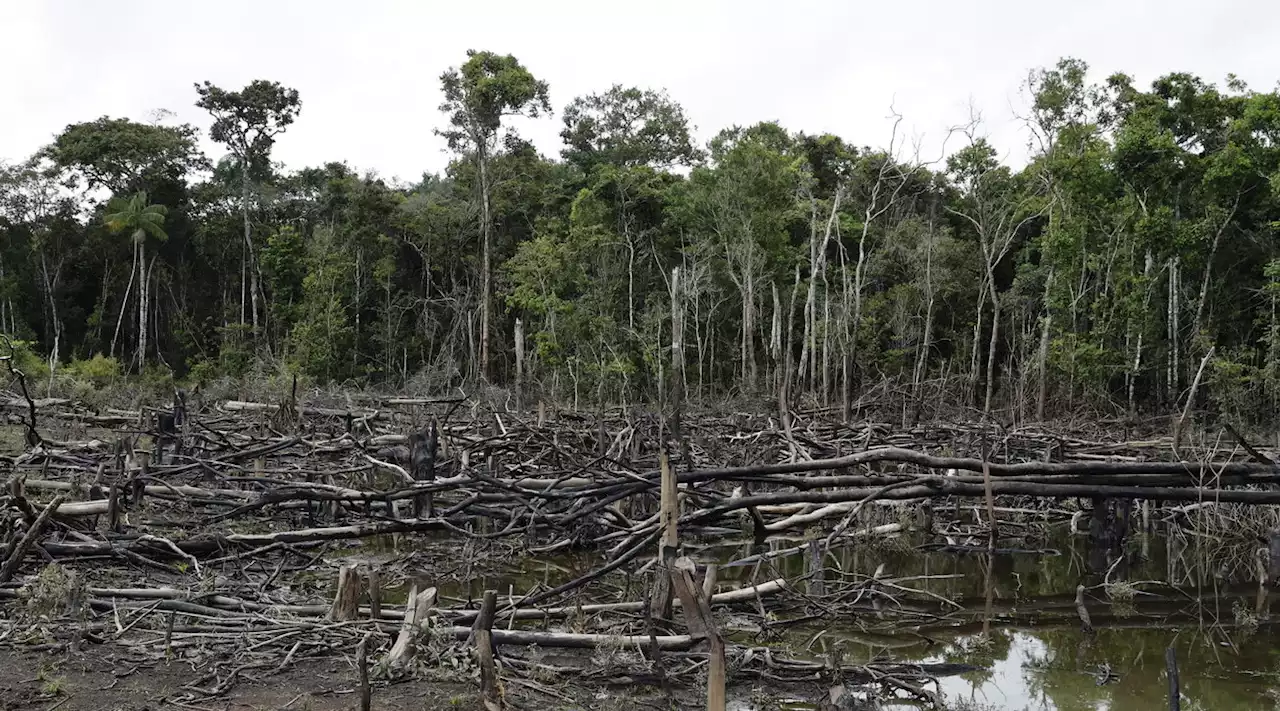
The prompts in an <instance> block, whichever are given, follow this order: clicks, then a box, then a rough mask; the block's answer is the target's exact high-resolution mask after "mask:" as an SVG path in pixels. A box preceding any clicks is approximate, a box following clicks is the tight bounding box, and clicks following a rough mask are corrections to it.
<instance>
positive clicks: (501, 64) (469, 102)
mask: <svg viewBox="0 0 1280 711" xmlns="http://www.w3.org/2000/svg"><path fill="white" fill-rule="evenodd" d="M440 83H441V85H442V87H443V89H444V103H443V104H441V105H440V110H441V111H442V112H444V113H445V114H446V115H448V117H449V123H450V125H451V126H452V128H450V129H447V130H443V131H439V133H440V134H441V135H442V136H444V137H445V139H446V140H447V141H448V142H449V147H450V148H452V149H454V150H457V151H465V150H468V148H470V149H475V148H478V147H487V145H488V143H489V141H491V140H492V139H493V137H494V136H496V135H497V133H498V129H499V128H500V127H501V125H502V119H503V118H504V117H506V116H513V115H525V116H529V117H535V118H536V117H537V116H538V115H539V114H541V113H549V112H550V111H551V100H550V98H549V89H548V87H547V83H546V82H545V81H539V80H538V79H535V78H534V76H533V74H531V73H530V72H529V70H528V69H525V68H524V65H522V64H520V62H519V61H517V60H516V58H515V57H513V56H511V55H509V54H507V55H501V54H496V53H494V52H478V51H476V50H474V49H469V50H467V61H466V62H465V63H463V65H462V66H461V67H459V68H454V69H450V70H449V71H447V72H445V73H444V74H443V75H441V77H440Z"/></svg>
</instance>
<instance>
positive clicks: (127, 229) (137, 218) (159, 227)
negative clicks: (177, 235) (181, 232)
mask: <svg viewBox="0 0 1280 711" xmlns="http://www.w3.org/2000/svg"><path fill="white" fill-rule="evenodd" d="M168 211H169V210H168V208H166V207H165V206H164V205H153V204H151V203H150V202H148V200H147V193H146V191H140V192H137V193H134V194H133V195H132V196H130V197H128V198H123V197H117V198H113V199H112V200H111V202H110V203H108V205H107V214H106V215H104V216H103V218H102V221H103V224H105V225H106V226H107V229H108V230H110V231H111V232H112V233H113V234H127V235H129V239H131V240H133V241H134V242H142V241H143V240H145V239H146V238H147V236H151V237H154V238H156V239H158V240H164V239H167V238H168V235H167V234H166V233H165V231H164V218H165V215H166V214H167V213H168Z"/></svg>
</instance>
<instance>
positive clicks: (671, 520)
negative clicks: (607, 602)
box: [650, 451, 680, 620]
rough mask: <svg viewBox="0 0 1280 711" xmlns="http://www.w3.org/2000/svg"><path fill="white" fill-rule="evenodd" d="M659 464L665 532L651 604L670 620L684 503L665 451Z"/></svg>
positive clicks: (656, 614)
mask: <svg viewBox="0 0 1280 711" xmlns="http://www.w3.org/2000/svg"><path fill="white" fill-rule="evenodd" d="M658 465H659V468H660V470H661V475H662V480H661V482H660V483H661V487H660V492H661V498H662V501H661V508H659V509H658V526H659V528H660V530H661V531H662V537H661V538H660V539H659V540H658V564H657V566H656V568H655V570H656V573H655V575H654V585H653V590H652V591H651V592H652V595H651V597H650V606H651V607H652V610H653V616H654V617H656V618H658V619H661V620H666V619H670V617H671V578H670V576H669V575H668V570H669V567H670V565H671V563H672V562H673V561H674V560H675V558H676V551H677V549H678V548H679V545H680V534H679V532H678V530H677V522H678V521H679V519H680V502H679V499H678V491H677V489H676V475H675V470H673V469H672V468H671V462H670V460H669V459H668V458H667V453H666V452H665V451H664V452H661V453H660V454H659V455H658Z"/></svg>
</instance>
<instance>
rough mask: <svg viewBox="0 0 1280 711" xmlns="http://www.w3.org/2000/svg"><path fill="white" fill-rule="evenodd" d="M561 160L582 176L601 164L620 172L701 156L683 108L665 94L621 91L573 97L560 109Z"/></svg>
mask: <svg viewBox="0 0 1280 711" xmlns="http://www.w3.org/2000/svg"><path fill="white" fill-rule="evenodd" d="M560 137H561V138H562V139H564V143H565V149H564V158H565V160H567V161H569V162H570V163H573V164H575V165H578V166H579V167H581V168H582V169H583V172H586V173H590V172H591V169H592V168H594V167H595V166H597V165H600V164H602V163H604V164H609V165H614V166H619V167H623V168H634V167H637V166H648V167H650V168H671V167H674V166H689V165H693V164H694V163H697V162H698V161H699V160H700V159H701V158H702V152H701V151H699V150H698V149H697V148H696V147H694V145H693V140H692V138H691V137H690V135H689V122H688V119H686V118H685V115H684V109H683V108H681V106H680V104H678V103H676V102H675V101H673V100H672V99H671V97H669V96H668V95H667V94H666V92H664V91H653V90H643V89H638V88H635V87H632V88H629V89H624V88H622V85H621V84H615V85H614V86H613V88H611V89H609V91H607V92H605V93H603V94H588V95H586V96H579V97H578V98H576V99H574V100H573V101H572V102H571V103H570V104H569V105H568V106H567V107H565V110H564V130H563V131H561V132H560Z"/></svg>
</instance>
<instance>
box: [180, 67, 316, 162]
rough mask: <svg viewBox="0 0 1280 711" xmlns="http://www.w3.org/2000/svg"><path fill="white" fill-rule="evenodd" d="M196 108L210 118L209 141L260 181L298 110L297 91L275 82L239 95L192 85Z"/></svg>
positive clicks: (254, 84) (256, 84) (250, 87)
mask: <svg viewBox="0 0 1280 711" xmlns="http://www.w3.org/2000/svg"><path fill="white" fill-rule="evenodd" d="M195 86H196V93H197V94H199V95H200V100H199V101H197V102H196V106H198V107H200V108H202V109H204V110H205V111H208V112H209V113H210V115H212V116H213V126H212V127H211V128H210V129H209V137H210V138H212V139H213V140H215V141H217V142H218V143H222V144H225V145H226V146H227V147H228V148H230V149H231V152H232V153H233V154H234V155H235V156H236V158H238V159H239V160H240V162H241V163H242V164H244V165H248V166H249V172H250V175H254V176H257V177H261V176H262V175H264V174H265V173H266V172H267V171H268V170H269V168H270V166H269V164H268V159H269V156H270V154H271V147H272V146H273V145H274V144H275V140H276V136H277V135H278V134H280V133H283V132H284V130H285V129H287V128H288V127H289V126H290V125H292V124H293V122H294V120H295V119H297V118H298V112H299V111H301V109H302V101H301V99H300V98H299V97H298V90H297V89H290V88H288V87H285V86H282V85H281V84H280V83H279V82H273V81H265V80H262V79H256V80H254V81H252V82H250V83H249V85H248V86H246V87H244V88H243V89H241V90H240V91H228V90H226V89H222V88H220V87H217V86H215V85H214V84H213V83H211V82H207V81H206V82H204V84H196V85H195Z"/></svg>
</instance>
